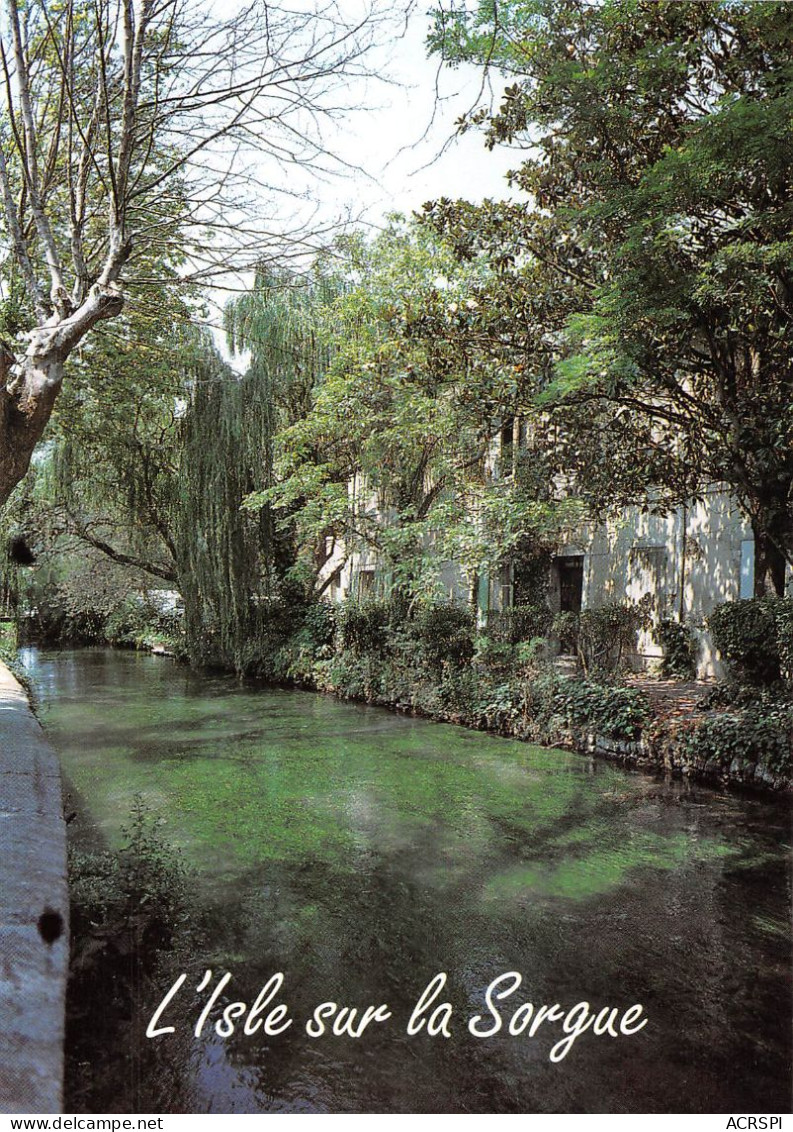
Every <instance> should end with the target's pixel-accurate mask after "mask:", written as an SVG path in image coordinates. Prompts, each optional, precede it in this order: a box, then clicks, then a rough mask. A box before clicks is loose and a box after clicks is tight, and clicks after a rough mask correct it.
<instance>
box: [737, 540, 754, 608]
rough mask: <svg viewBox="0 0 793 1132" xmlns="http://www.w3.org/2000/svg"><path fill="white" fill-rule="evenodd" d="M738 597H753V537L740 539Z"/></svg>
mask: <svg viewBox="0 0 793 1132" xmlns="http://www.w3.org/2000/svg"><path fill="white" fill-rule="evenodd" d="M738 596H739V597H741V598H744V597H754V539H753V538H745V539H742V540H741V582H740V591H739V594H738Z"/></svg>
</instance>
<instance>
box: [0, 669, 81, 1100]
mask: <svg viewBox="0 0 793 1132" xmlns="http://www.w3.org/2000/svg"><path fill="white" fill-rule="evenodd" d="M68 909H69V902H68V889H67V883H66V824H65V822H64V820H63V803H62V797H61V772H60V765H59V763H58V757H57V755H56V754H55V752H54V750H53V749H52V747H51V746H50V745H49V743H48V742H47V740H46V738H45V736H44V732H43V731H42V729H41V727H40V725H39V723H38V721H37V720H36V718H35V716H34V715H33V713H32V711H31V710H30V705H29V703H28V699H27V696H26V695H25V692H24V691H23V689H22V687H21V686H20V684H19V683H18V681H17V680H16V679H15V678H14V677H13V676H12V674H11V673H10V672H9V670H8V669H7V668H6V666H5V665H4V664H2V662H0V1112H2V1113H28V1112H36V1113H39V1112H41V1113H57V1112H59V1111H60V1108H61V1098H62V1085H63V1028H64V1007H65V999H66V975H67V966H68V957H69V924H68V919H69V917H68Z"/></svg>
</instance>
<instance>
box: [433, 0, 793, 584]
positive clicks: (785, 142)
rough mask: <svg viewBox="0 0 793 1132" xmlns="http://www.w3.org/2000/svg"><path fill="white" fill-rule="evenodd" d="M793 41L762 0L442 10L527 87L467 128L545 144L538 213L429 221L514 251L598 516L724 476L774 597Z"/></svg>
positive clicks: (784, 455) (520, 182)
mask: <svg viewBox="0 0 793 1132" xmlns="http://www.w3.org/2000/svg"><path fill="white" fill-rule="evenodd" d="M791 38H793V10H792V9H791V7H790V5H789V4H785V3H777V2H771V3H763V4H756V3H750V2H746V0H739V2H734V0H708V2H705V3H696V4H694V3H685V4H675V3H645V2H643V0H642V2H638V3H634V2H628V0H605V2H604V3H598V4H592V3H589V2H588V0H507V2H506V3H505V4H499V5H498V7H496V6H495V5H493V4H491V3H490V2H489V0H483V2H482V3H480V4H477V5H476V6H474V7H471V8H465V7H463V8H461V7H459V6H457V5H451V6H449V7H446V6H441V7H439V9H437V10H436V19H435V27H434V31H433V34H432V36H431V38H430V47H431V49H432V50H434V51H436V52H437V53H439V54H441V56H442V58H443V59H444V60H445V61H446V62H448V63H450V64H451V65H457V64H459V63H462V62H475V63H478V64H480V65H482V66H484V67H485V68H487V69H489V70H499V71H501V72H502V73H503V74H504V75H505V76H506V77H507V80H508V82H509V84H510V85H508V86H507V87H506V89H505V90H504V93H503V97H502V100H501V104H500V106H499V108H498V109H497V110H496V111H495V112H491V111H489V110H488V109H487V108H480V109H478V110H476V111H474V112H473V113H472V114H471V115H469V117H468V118H467V119H466V121H465V122H464V127H465V128H468V127H470V126H482V127H483V128H484V129H485V133H486V140H487V144H488V145H490V146H494V145H497V144H500V143H502V142H509V143H511V144H512V145H513V146H523V147H524V152H525V156H524V160H523V163H522V164H521V165H520V167H519V168H517V169H516V170H515V171H514V173H513V174H512V175H511V176H512V180H513V182H514V183H515V184H516V185H517V186H518V187H520V188H521V189H523V190H524V191H525V192H526V193H527V194H529V197H530V200H531V206H530V207H526V206H524V205H522V204H511V205H507V206H502V205H492V204H490V203H487V204H485V205H484V206H482V207H481V208H477V207H474V206H470V205H465V204H461V203H459V202H457V203H454V202H448V201H441V202H438V203H437V204H435V205H434V206H432V208H430V209H429V210H428V214H427V219H428V222H429V223H431V224H432V225H433V227H434V228H435V229H436V230H438V231H439V232H442V233H443V234H444V235H445V236H447V238H449V239H450V240H451V241H452V242H453V244H454V246H455V247H456V249H457V252H458V254H459V255H460V257H461V258H462V259H463V260H465V259H467V258H469V257H476V256H478V255H486V256H489V257H490V258H491V260H492V262H493V263H497V264H498V265H499V270H498V274H499V275H501V276H503V277H504V283H503V286H502V292H504V293H506V292H507V291H509V290H511V291H512V293H513V294H512V299H511V302H512V304H513V305H512V306H511V307H510V308H507V314H506V318H507V320H508V321H509V323H510V326H511V329H512V333H511V334H510V335H506V334H498V333H497V328H496V326H495V325H494V327H493V334H492V341H493V348H494V349H496V348H498V347H497V343H499V344H500V343H503V342H504V341H505V340H506V341H508V342H510V347H508V349H507V351H505V352H504V358H505V361H507V360H509V361H512V360H513V358H514V357H515V354H516V353H517V352H518V351H519V350H520V348H521V345H522V344H523V343H525V348H526V350H527V352H528V355H529V357H530V358H531V364H530V366H529V367H528V371H527V375H526V376H527V380H526V381H525V382H524V383H523V386H522V389H521V392H520V394H519V397H520V404H521V408H522V409H523V410H524V411H525V412H526V413H527V414H528V415H530V414H531V412H532V410H534V411H535V412H536V410H537V407H540V408H542V410H543V411H544V412H546V413H548V414H549V415H550V418H551V421H552V423H553V425H554V426H555V427H553V428H550V429H547V430H546V431H545V436H546V437H547V444H546V448H547V449H548V450H549V458H550V459H551V461H552V462H555V463H556V464H557V466H559V467H560V468H562V469H564V470H566V472H567V473H568V474H569V473H577V477H576V481H575V482H576V487H577V490H578V491H579V492H580V493H581V495H582V497H583V498H584V500H585V501H586V502H587V504H588V506H589V507H590V508H591V510H592V512H593V513H595V514H600V513H602V512H603V510H604V509H606V508H607V507H609V506H612V507H621V506H624V505H625V503H637V504H639V505H642V506H647V505H650V506H652V507H655V508H658V509H664V508H666V507H671V506H673V505H674V504H676V503H679V502H681V501H683V500H685V499H686V498H688V497H691V496H692V495H694V496H696V495H697V494H698V493H699V492H701V491H702V490H703V487H704V485H705V484H707V483H708V482H726V483H727V484H728V485H729V487H730V489H731V490H732V492H733V494H734V495H735V497H736V498H737V499H738V501H739V502H740V504H741V506H742V508H743V510H744V514H745V515H746V517H747V518H748V519H749V520H750V521H751V523H752V526H753V532H754V536H755V543H756V547H757V562H756V586H757V592H758V594H760V593H763V592H765V591H766V590H768V591H769V592H776V593H778V594H780V593H781V592H782V589H783V585H784V563H785V559H787V560H788V561H793V509H791V503H790V501H791V498H793V443H792V442H791V441H792V439H793V411H792V410H791V405H793V363H792V362H791V358H793V348H791V347H792V342H791V320H790V317H789V296H790V273H791V264H792V263H793V261H792V260H791V253H792V250H793V243H791V239H790V220H791V217H790V190H791V183H792V177H793V140H792V137H791V132H790V117H791V108H792V105H793V103H792V101H791V100H792V99H793V81H792V80H793V59H792V58H791V53H790V50H789V44H790V41H791ZM533 295H538V296H541V298H540V299H539V300H534V301H532V298H531V296H533ZM513 344H514V345H513Z"/></svg>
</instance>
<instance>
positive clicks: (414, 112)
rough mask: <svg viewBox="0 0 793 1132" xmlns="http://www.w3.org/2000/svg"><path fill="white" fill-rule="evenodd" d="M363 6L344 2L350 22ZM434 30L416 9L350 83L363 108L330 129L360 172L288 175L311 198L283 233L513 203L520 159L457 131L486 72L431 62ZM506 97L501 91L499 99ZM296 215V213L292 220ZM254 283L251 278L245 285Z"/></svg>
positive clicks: (331, 139)
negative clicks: (433, 208) (298, 220)
mask: <svg viewBox="0 0 793 1132" xmlns="http://www.w3.org/2000/svg"><path fill="white" fill-rule="evenodd" d="M297 2H298V4H299V3H300V0H297ZM311 2H312V0H308V3H311ZM361 2H362V0H338V3H339V7H340V8H341V9H342V12H343V13H344V14H345V15H347V14H349V13H351V12H352V11H353V8H354V6H358V5H360V3H361ZM429 28H430V20H429V17H428V16H427V15H426V12H425V9H424V8H423V7H422V8H420V9H415V10H414V11H413V12H412V14H411V15H410V17H409V19H408V20H407V22H406V23H399V22H398V21H396V20H395V22H394V29H395V30H396V32H397V34H392V35H391V37H390V41H389V43H388V44H387V46H383V47H379V48H377V49H376V50H375V51H374V52H372V53H371V54H369V55H367V57H366V59H365V65H366V67H367V69H368V70H369V71H370V72H371V73H372V74H373V75H374V76H377V77H370V78H368V79H360V80H357V81H356V82H355V83H354V84H352V85H348V86H347V87H346V88H345V92H344V95H345V101H347V102H348V104H349V105H351V106H352V107H354V109H352V110H351V111H350V112H349V113H347V114H344V115H342V116H340V118H339V119H338V121H336V122H335V123H334V122H324V123H323V125H322V132H323V138H324V140H325V144H326V146H327V148H328V149H329V150H330V151H331V152H332V153H333V154H335V155H337V156H338V157H339V158H340V159H341V162H342V163H344V164H345V165H347V166H349V167H357V168H351V169H349V170H348V171H347V172H346V173H344V174H341V173H340V174H339V175H337V176H330V177H324V178H323V179H322V180H320V181H317V180H313V179H312V177H311V175H310V174H308V173H304V174H303V176H302V178H301V179H300V181H299V179H298V171H297V170H295V169H294V168H292V169H291V170H289V171H288V172H287V173H286V174H284V176H288V177H289V178H290V180H289V184H290V188H291V189H292V190H293V191H297V192H299V193H301V194H302V193H305V196H306V199H305V201H304V202H303V204H302V205H300V204H297V205H296V203H295V201H294V200H293V201H291V202H287V201H286V200H284V202H283V208H284V212H283V213H282V219H283V223H284V230H288V229H290V228H292V227H294V226H296V225H295V223H294V222H295V217H296V216H300V215H301V214H302V215H303V216H304V217H310V218H311V221H310V222H311V224H312V225H314V224H316V225H317V226H318V227H325V226H327V225H332V224H334V223H335V222H336V221H337V220H338V221H341V220H342V219H343V218H345V217H347V218H349V219H351V220H352V221H353V222H354V223H358V224H364V225H366V226H367V227H368V226H371V227H372V228H374V229H376V228H378V227H380V226H381V225H382V224H383V221H384V218H385V217H386V215H387V214H388V213H389V212H394V211H397V212H402V213H405V214H409V213H410V212H411V211H413V210H416V211H418V210H420V209H421V206H422V204H423V203H424V202H425V201H427V200H432V199H436V198H438V197H441V196H446V197H451V198H452V199H456V198H458V197H460V198H464V199H466V200H471V201H477V200H482V199H484V198H486V197H493V198H497V199H498V198H501V199H503V198H506V197H509V196H513V195H514V193H513V192H512V190H510V187H509V185H508V184H507V182H506V179H505V174H506V172H507V171H508V170H509V169H511V168H515V167H516V166H517V165H519V164H520V154H519V153H518V152H515V151H509V150H508V149H506V148H505V147H499V148H497V149H495V150H493V151H488V150H487V149H486V148H485V144H484V139H483V136H482V134H481V133H480V132H479V131H477V130H471V131H469V132H468V133H466V134H465V135H462V136H459V135H457V133H456V127H455V122H456V120H457V119H458V118H460V117H461V116H462V115H463V114H464V113H465V112H466V111H468V110H470V109H471V108H472V107H473V106H474V105H477V104H480V103H481V102H482V101H489V99H490V97H491V94H492V93H493V92H491V91H490V90H484V91H483V90H482V74H481V71H480V70H479V69H478V68H476V67H473V66H466V67H462V68H457V69H454V70H452V69H451V68H445V67H439V61H438V60H437V59H436V58H433V59H428V58H427V52H426V47H425V40H426V37H427V34H428V32H429ZM499 93H500V89H497V90H496V91H495V95H496V99H497V96H498V94H499ZM276 181H277V178H276ZM292 209H296V212H295V213H294V214H293V215H292V216H288V212H290V211H291V210H292ZM276 215H277V214H276ZM250 282H251V280H248V279H247V278H246V279H245V280H244V285H245V286H249V285H250ZM238 285H239V284H237V286H238ZM230 293H231V292H224V291H215V293H214V296H213V299H214V303H215V304H217V305H216V314H215V315H213V316H212V320H211V321H212V322H213V323H214V324H215V325H216V326H217V325H218V323H219V322H220V320H221V319H220V311H219V308H220V306H222V305H223V303H224V302H225V300H226V298H227V297H228V295H229V294H230ZM222 337H223V336H222V334H220V333H217V332H216V339H217V342H218V346H219V347H220V348H221V350H222V351H223V353H224V354H226V351H225V345H224V343H223V342H221V338H222ZM226 356H227V355H226ZM232 364H233V365H234V368H235V369H238V370H239V369H244V368H245V366H246V365H247V364H248V359H247V357H245V356H242V357H239V358H234V359H233V360H232Z"/></svg>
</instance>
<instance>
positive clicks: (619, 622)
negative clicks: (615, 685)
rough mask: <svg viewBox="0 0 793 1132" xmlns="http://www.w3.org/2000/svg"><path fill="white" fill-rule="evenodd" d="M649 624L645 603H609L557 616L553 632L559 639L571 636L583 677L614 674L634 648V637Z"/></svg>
mask: <svg viewBox="0 0 793 1132" xmlns="http://www.w3.org/2000/svg"><path fill="white" fill-rule="evenodd" d="M648 624H649V610H648V607H647V605H646V604H645V603H639V604H638V605H620V604H619V603H618V602H613V603H612V604H610V605H604V606H602V607H601V608H600V609H584V610H582V612H581V613H578V614H571V613H562V614H557V616H556V618H554V624H553V628H554V632H555V633H557V635H558V636H559V637H560V638H563V639H564V638H569V637H571V636H573V635H575V638H576V648H577V652H578V658H579V660H580V662H581V666H582V668H583V670H584V672H585V674H586V675H590V674H595V673H604V674H609V673H615V672H617V671H619V669H620V668H622V667H623V665H624V664H625V662H626V660H627V658H628V655H629V654H630V653H631V652H632V651H634V650H635V648H636V636H637V634H638V632H639V630H640V629H642V628H645V627H646V626H647V625H648Z"/></svg>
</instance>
